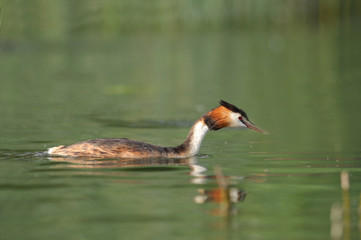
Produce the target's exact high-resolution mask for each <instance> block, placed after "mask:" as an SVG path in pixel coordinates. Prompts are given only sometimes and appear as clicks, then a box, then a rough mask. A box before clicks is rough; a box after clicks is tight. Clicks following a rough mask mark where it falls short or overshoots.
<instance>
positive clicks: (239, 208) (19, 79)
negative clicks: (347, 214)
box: [0, 0, 361, 239]
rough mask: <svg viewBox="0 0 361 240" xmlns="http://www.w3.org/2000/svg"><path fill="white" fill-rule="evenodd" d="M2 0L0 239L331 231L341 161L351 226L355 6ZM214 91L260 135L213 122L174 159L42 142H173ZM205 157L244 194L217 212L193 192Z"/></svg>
mask: <svg viewBox="0 0 361 240" xmlns="http://www.w3.org/2000/svg"><path fill="white" fill-rule="evenodd" d="M3 2H4V3H3V5H2V6H1V14H2V18H1V19H2V21H1V24H2V25H1V28H0V34H1V35H0V70H1V71H0V72H1V78H0V109H1V117H0V178H1V181H0V239H49V238H52V239H100V238H107V239H151V238H157V239H330V228H331V223H330V217H329V216H330V211H331V207H332V206H333V205H334V204H337V203H338V204H341V203H342V191H341V188H340V173H341V171H344V170H347V171H348V172H349V173H350V186H351V187H350V191H349V194H350V199H351V229H350V232H351V237H350V238H349V239H357V237H359V235H360V234H359V230H358V228H357V221H358V219H359V216H358V213H357V206H358V203H359V200H360V189H361V185H360V178H361V170H360V166H361V162H360V161H361V160H360V158H361V151H360V149H361V148H360V147H361V146H360V143H361V137H360V134H359V133H360V130H361V129H360V124H359V119H360V117H361V112H360V102H361V97H360V94H359V92H360V90H361V82H360V81H359V78H360V77H361V70H360V69H361V68H360V63H359V56H360V54H361V52H360V50H361V49H360V48H359V42H360V38H361V36H360V32H359V30H358V29H359V26H358V25H359V24H358V21H356V20H357V17H356V16H355V15H357V14H356V13H357V9H358V8H357V6H358V5H357V4H356V3H353V4H355V6H356V7H355V8H354V9H355V10H353V11H351V12H350V15H349V18H347V16H348V15H347V14H345V12H343V14H341V15H337V14H336V13H337V12H338V10H340V9H337V6H334V5H330V6H329V7H330V8H326V7H327V6H325V3H322V4H321V3H320V4H319V5H318V7H319V8H318V9H317V6H313V5H312V4H306V2H307V1H305V5H303V7H304V8H301V9H307V10H309V11H304V12H303V10H300V11H296V10H295V9H299V8H298V7H297V6H296V5H294V6H293V7H294V8H292V6H290V5H287V4H285V3H283V2H282V1H279V2H277V3H276V4H275V5H273V7H272V8H270V6H269V5H267V3H266V2H265V3H262V4H260V5H259V6H254V5H253V4H251V3H250V2H249V3H248V2H246V1H243V5H242V4H239V5H237V4H235V3H234V4H233V5H232V4H231V3H224V4H223V5H221V6H218V5H216V4H215V3H213V5H212V7H210V6H208V5H202V4H191V3H189V4H188V2H187V1H186V2H187V3H186V2H185V3H184V5H177V4H175V5H173V6H170V5H167V4H166V2H167V1H157V4H154V6H145V5H143V4H142V5H141V6H140V5H139V6H138V5H137V4H135V3H133V2H132V1H130V2H127V1H125V2H124V5H122V4H119V3H116V2H117V1H111V0H108V1H102V3H96V2H93V1H84V3H81V2H77V3H76V4H75V3H73V2H74V1H56V0H52V1H47V2H46V3H43V2H42V1H34V2H35V3H36V4H32V5H31V6H29V4H26V3H27V1H3ZM85 3H89V4H85ZM90 3H91V4H90ZM231 5H232V6H231ZM244 6H245V8H244ZM69 9H71V10H72V11H68V10H69ZM227 9H228V10H227ZM244 9H248V10H247V11H245V10H244ZM286 9H287V10H288V13H289V15H287V16H288V18H281V19H284V21H280V20H279V18H278V16H283V14H285V12H286ZM292 9H293V10H292ZM325 9H334V10H335V11H333V12H328V13H329V15H327V14H326V15H325V13H327V11H325ZM343 9H346V10H347V7H346V8H343ZM311 10H314V11H311ZM316 10H317V11H316ZM119 12H121V13H123V14H119ZM169 12H171V13H172V15H170V14H168V13H169ZM15 13H17V14H18V15H14V14H15ZM126 13H127V14H126ZM311 13H313V14H315V15H312V14H311ZM318 13H319V14H320V15H317V14H318ZM332 14H336V15H332ZM16 16H21V17H16ZM177 16H178V17H177ZM239 16H241V17H239ZM267 16H268V17H267ZM337 16H338V17H337ZM316 19H318V20H316ZM220 99H224V100H226V101H229V102H231V103H233V104H235V105H237V106H238V107H240V108H242V109H244V110H245V111H246V112H247V114H248V115H249V117H250V119H251V120H252V121H253V122H254V123H255V124H257V125H258V126H260V127H261V128H264V129H266V130H268V131H269V132H270V133H271V134H270V135H261V134H259V133H256V132H252V131H245V130H220V131H215V132H209V133H208V134H207V136H206V137H205V140H204V143H203V145H202V147H201V150H200V155H199V156H197V157H195V158H192V159H184V160H179V159H178V160H177V159H170V160H167V159H145V160H144V161H140V160H129V159H128V160H117V159H108V160H102V161H90V160H89V159H72V160H69V159H60V158H57V159H51V158H48V157H47V156H46V155H44V151H46V149H47V148H48V147H53V146H57V145H61V144H71V143H74V142H77V141H82V140H87V139H94V138H103V137H109V138H111V137H127V138H131V139H136V140H140V141H146V142H150V143H153V144H159V145H167V146H169V145H177V144H180V143H181V142H182V141H183V140H184V139H185V137H186V135H187V133H188V130H189V128H190V126H191V125H192V123H193V122H194V121H195V120H196V119H197V118H198V117H200V116H201V115H202V114H204V113H205V112H207V111H208V110H210V109H212V108H214V107H216V106H217V105H218V101H219V100H220ZM217 168H220V169H222V172H223V174H224V175H225V178H226V181H227V182H228V184H229V185H230V186H231V187H232V188H235V189H238V190H239V191H242V192H243V193H244V194H245V196H246V197H245V198H244V199H243V201H240V202H238V203H234V204H233V205H232V207H231V208H230V209H228V210H229V211H228V210H227V211H224V208H223V207H222V204H219V203H215V202H207V203H204V204H199V203H195V199H197V196H199V195H200V192H202V191H203V190H204V191H210V190H212V189H217V188H218V184H219V182H218V181H217V180H216V179H215V177H214V175H215V172H214V171H215V169H217ZM200 189H203V190H200Z"/></svg>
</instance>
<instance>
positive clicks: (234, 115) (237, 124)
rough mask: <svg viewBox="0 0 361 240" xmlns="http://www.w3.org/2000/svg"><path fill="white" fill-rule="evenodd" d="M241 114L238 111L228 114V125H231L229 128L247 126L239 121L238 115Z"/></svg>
mask: <svg viewBox="0 0 361 240" xmlns="http://www.w3.org/2000/svg"><path fill="white" fill-rule="evenodd" d="M240 116H241V115H240V114H239V113H231V114H230V119H231V121H230V124H229V126H228V127H231V128H239V127H247V126H246V125H244V124H243V123H242V122H241V121H239V119H238V118H239V117H240Z"/></svg>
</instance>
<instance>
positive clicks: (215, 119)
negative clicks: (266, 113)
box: [204, 100, 268, 134]
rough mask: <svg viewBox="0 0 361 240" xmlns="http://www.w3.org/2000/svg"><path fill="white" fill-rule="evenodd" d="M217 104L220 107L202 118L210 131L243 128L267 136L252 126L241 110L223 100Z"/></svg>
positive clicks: (263, 131)
mask: <svg viewBox="0 0 361 240" xmlns="http://www.w3.org/2000/svg"><path fill="white" fill-rule="evenodd" d="M219 103H220V104H221V106H219V107H217V108H215V109H213V110H211V111H210V112H208V113H206V114H205V116H204V122H205V123H206V125H207V126H208V128H209V129H210V130H218V129H221V128H224V127H231V128H240V127H245V128H249V129H252V130H254V131H257V132H260V133H263V134H268V132H267V131H265V130H262V129H261V128H259V127H257V126H256V125H254V124H253V123H252V122H251V121H250V120H249V118H248V116H247V114H246V112H245V111H243V110H242V109H239V108H238V107H236V106H234V105H232V104H230V103H228V102H226V101H223V100H221V101H219Z"/></svg>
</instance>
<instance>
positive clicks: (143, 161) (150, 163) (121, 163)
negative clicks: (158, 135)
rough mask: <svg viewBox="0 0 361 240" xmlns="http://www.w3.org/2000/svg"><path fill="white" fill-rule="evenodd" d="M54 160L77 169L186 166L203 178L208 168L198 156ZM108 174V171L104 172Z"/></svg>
mask: <svg viewBox="0 0 361 240" xmlns="http://www.w3.org/2000/svg"><path fill="white" fill-rule="evenodd" d="M48 159H49V160H50V161H52V162H57V163H59V164H60V165H57V166H58V167H61V166H63V165H62V163H63V164H64V165H65V164H66V167H69V168H77V169H89V168H91V169H99V168H109V169H110V168H136V167H143V168H144V167H149V168H154V167H162V168H165V167H167V166H186V167H189V168H190V172H189V174H190V175H192V176H194V177H196V178H203V177H204V175H203V172H205V171H206V170H207V169H206V168H205V167H203V166H200V165H198V161H197V157H189V158H174V159H172V158H139V159H134V158H129V159H127V158H124V159H96V158H73V157H66V158H64V157H50V158H48ZM104 174H106V173H104Z"/></svg>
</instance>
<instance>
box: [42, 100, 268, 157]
mask: <svg viewBox="0 0 361 240" xmlns="http://www.w3.org/2000/svg"><path fill="white" fill-rule="evenodd" d="M219 103H220V106H218V107H217V108H214V109H212V110H211V111H209V112H207V113H206V114H204V115H203V116H201V117H200V118H199V119H198V120H197V121H196V122H195V123H194V124H193V126H192V128H191V130H190V131H189V134H188V136H187V138H186V140H185V141H184V142H183V143H182V144H180V145H179V146H176V147H161V146H157V145H152V144H149V143H143V142H139V141H135V140H130V139H127V138H103V139H95V140H88V141H84V142H79V143H75V144H72V145H69V146H63V145H62V146H58V147H52V148H49V149H48V154H49V155H55V156H69V157H93V158H150V157H166V158H184V157H190V156H194V155H196V154H197V153H198V151H199V148H200V146H201V144H202V141H203V138H204V136H205V134H206V133H207V132H208V130H219V129H221V128H224V127H231V128H241V127H243V128H249V129H252V130H255V131H257V132H260V133H264V134H267V132H266V131H264V130H262V129H260V128H258V127H256V126H255V125H254V124H253V123H252V122H251V121H250V120H249V118H248V116H247V114H246V113H245V112H244V111H243V110H241V109H239V108H237V107H236V106H234V105H232V104H230V103H228V102H226V101H223V100H221V101H220V102H219Z"/></svg>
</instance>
